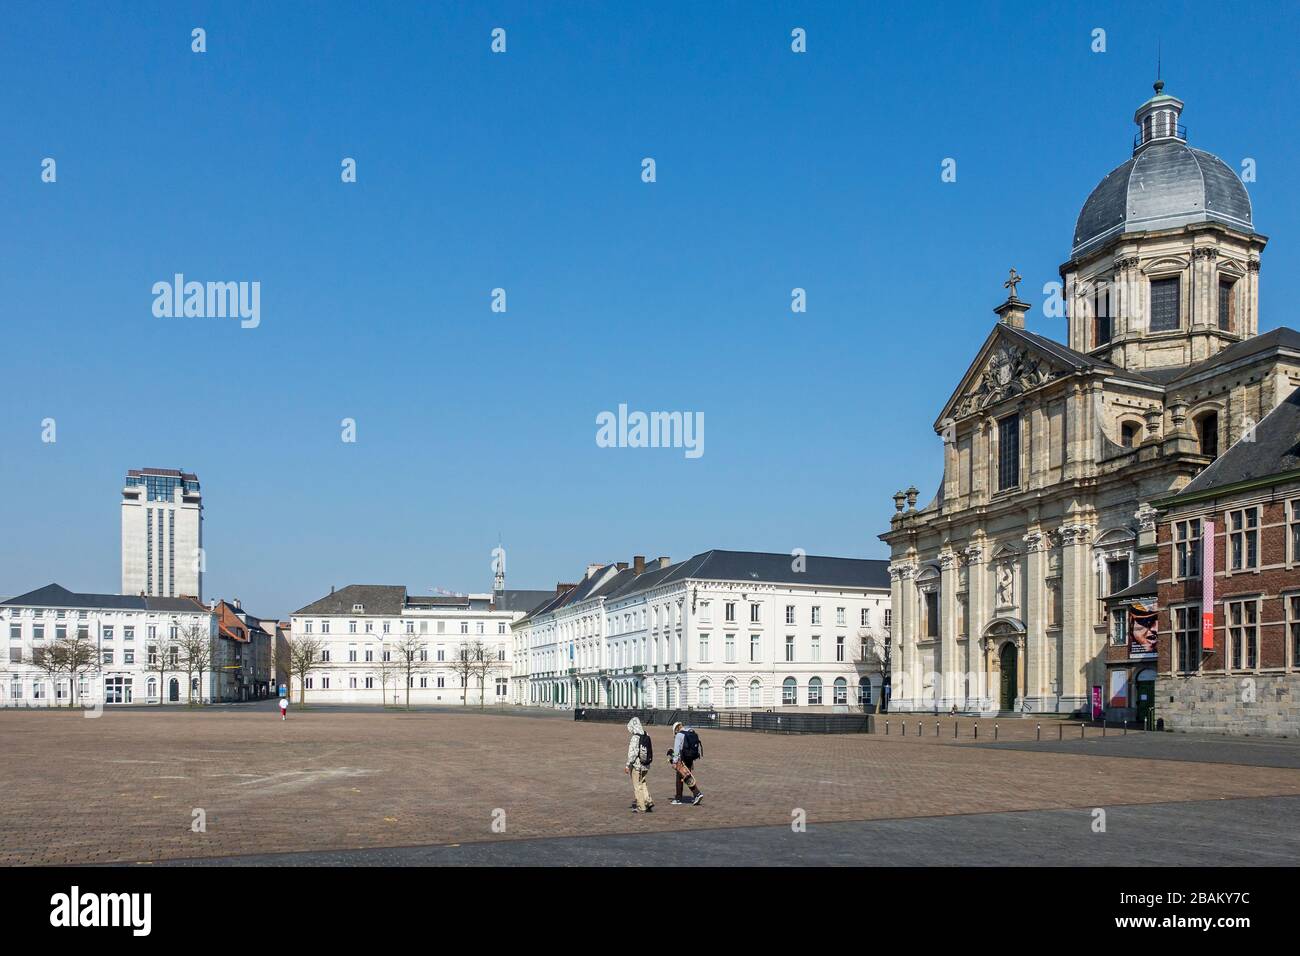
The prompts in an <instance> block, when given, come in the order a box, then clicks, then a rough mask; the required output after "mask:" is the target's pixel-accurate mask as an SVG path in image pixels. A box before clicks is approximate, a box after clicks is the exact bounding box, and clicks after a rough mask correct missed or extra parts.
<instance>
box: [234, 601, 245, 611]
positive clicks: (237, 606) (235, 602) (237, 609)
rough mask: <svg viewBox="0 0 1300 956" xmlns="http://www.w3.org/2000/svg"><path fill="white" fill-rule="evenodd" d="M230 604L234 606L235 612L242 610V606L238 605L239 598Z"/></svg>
mask: <svg viewBox="0 0 1300 956" xmlns="http://www.w3.org/2000/svg"><path fill="white" fill-rule="evenodd" d="M231 603H232V604H234V605H235V610H236V611H242V610H243V607H242V606H241V605H240V603H239V598H235V600H234V601H232V602H231Z"/></svg>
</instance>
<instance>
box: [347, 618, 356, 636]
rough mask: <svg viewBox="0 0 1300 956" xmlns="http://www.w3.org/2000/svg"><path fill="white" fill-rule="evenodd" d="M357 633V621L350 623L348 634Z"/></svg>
mask: <svg viewBox="0 0 1300 956" xmlns="http://www.w3.org/2000/svg"><path fill="white" fill-rule="evenodd" d="M356 632H357V622H356V621H348V633H349V634H355V633H356Z"/></svg>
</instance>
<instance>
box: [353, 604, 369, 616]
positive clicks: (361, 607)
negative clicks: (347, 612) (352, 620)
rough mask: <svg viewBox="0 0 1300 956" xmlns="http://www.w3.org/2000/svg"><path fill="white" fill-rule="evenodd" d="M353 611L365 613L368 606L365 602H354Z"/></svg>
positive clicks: (354, 612)
mask: <svg viewBox="0 0 1300 956" xmlns="http://www.w3.org/2000/svg"><path fill="white" fill-rule="evenodd" d="M352 613H353V614H365V613H366V606H365V605H364V604H354V605H352Z"/></svg>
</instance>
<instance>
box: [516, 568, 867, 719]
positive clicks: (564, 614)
mask: <svg viewBox="0 0 1300 956" xmlns="http://www.w3.org/2000/svg"><path fill="white" fill-rule="evenodd" d="M889 588H890V581H889V572H888V562H886V561H873V560H862V559H856V558H829V557H814V556H804V555H801V554H796V555H790V554H773V553H765V552H750V551H718V550H714V551H706V552H704V553H702V554H697V555H695V556H694V557H692V558H690V559H688V560H686V561H682V562H679V563H677V564H673V563H672V562H671V561H670V560H669V559H668V558H659V559H657V560H654V561H650V562H648V563H647V562H646V561H645V559H644V558H643V557H636V558H634V559H633V561H632V562H631V563H630V564H628V563H623V562H619V563H615V564H605V565H598V564H593V565H590V566H589V567H588V568H587V571H586V573H585V575H584V576H583V579H582V580H581V581H580V582H579V583H578V584H576V585H560V586H559V587H557V589H556V591H557V593H556V594H554V595H553V596H552V597H551V599H550V600H549V601H547V602H546V603H544V604H542V605H541V606H540V607H537V608H535V609H533V610H532V611H530V612H529V613H528V614H527V615H525V616H523V617H522V618H520V619H519V620H518V621H517V622H515V624H514V626H513V635H514V639H513V667H512V671H513V673H512V679H511V688H510V695H511V700H512V701H513V702H514V703H516V704H524V705H537V706H553V707H561V708H575V707H629V708H631V707H637V708H640V707H658V708H676V707H701V708H736V709H764V710H767V709H780V708H799V709H809V708H811V709H814V710H817V709H824V710H827V711H833V710H837V709H843V710H852V709H859V708H863V707H867V708H869V709H874V707H875V705H876V703H877V700H878V697H879V695H880V694H881V692H882V685H883V683H884V681H885V679H886V675H887V673H888V670H887V664H884V665H883V666H882V662H887V661H888V658H889V653H888V642H889V629H890V625H891V621H890V603H889V598H890V591H889Z"/></svg>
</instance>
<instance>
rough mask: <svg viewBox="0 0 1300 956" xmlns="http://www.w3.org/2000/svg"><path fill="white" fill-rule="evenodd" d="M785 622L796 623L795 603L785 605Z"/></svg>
mask: <svg viewBox="0 0 1300 956" xmlns="http://www.w3.org/2000/svg"><path fill="white" fill-rule="evenodd" d="M785 623H787V624H793V623H794V605H793V604H787V605H786V606H785Z"/></svg>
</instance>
